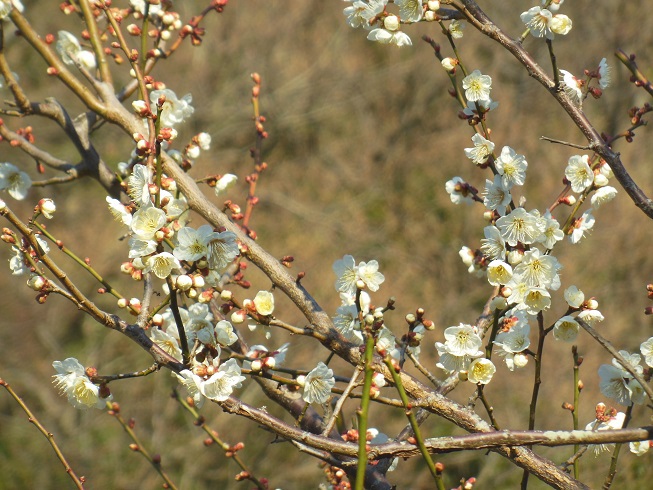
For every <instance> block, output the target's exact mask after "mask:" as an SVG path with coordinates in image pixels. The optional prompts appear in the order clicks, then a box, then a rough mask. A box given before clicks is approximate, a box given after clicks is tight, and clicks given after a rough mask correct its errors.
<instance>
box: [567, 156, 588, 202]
mask: <svg viewBox="0 0 653 490" xmlns="http://www.w3.org/2000/svg"><path fill="white" fill-rule="evenodd" d="M565 177H567V180H569V182H570V184H571V190H572V191H574V192H579V193H580V192H583V191H584V190H585V189H587V188H588V187H589V186H591V185H592V182H594V172H593V171H592V168H591V167H590V165H589V157H588V156H587V155H574V156H572V157H570V158H569V161H568V162H567V168H566V169H565Z"/></svg>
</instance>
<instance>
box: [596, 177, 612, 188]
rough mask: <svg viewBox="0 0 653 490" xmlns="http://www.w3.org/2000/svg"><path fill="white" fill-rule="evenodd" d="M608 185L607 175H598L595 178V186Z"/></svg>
mask: <svg viewBox="0 0 653 490" xmlns="http://www.w3.org/2000/svg"><path fill="white" fill-rule="evenodd" d="M608 183H609V180H608V178H607V177H606V176H605V175H603V174H596V175H595V176H594V185H595V186H596V187H603V186H606V185H608Z"/></svg>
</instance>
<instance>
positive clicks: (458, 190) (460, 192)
mask: <svg viewBox="0 0 653 490" xmlns="http://www.w3.org/2000/svg"><path fill="white" fill-rule="evenodd" d="M444 188H445V190H446V191H447V194H449V198H450V199H451V202H452V203H454V204H461V203H463V202H464V203H466V204H472V203H473V202H474V197H473V196H474V194H473V193H472V192H471V186H470V185H469V184H467V182H465V181H464V180H463V179H462V178H460V177H454V178H453V179H451V180H448V181H447V183H446V184H445V185H444Z"/></svg>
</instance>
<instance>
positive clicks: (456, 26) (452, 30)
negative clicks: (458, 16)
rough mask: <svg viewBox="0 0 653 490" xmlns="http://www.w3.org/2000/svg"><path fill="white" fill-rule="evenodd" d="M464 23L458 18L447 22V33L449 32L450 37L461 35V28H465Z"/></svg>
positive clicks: (459, 36) (455, 37) (458, 37)
mask: <svg viewBox="0 0 653 490" xmlns="http://www.w3.org/2000/svg"><path fill="white" fill-rule="evenodd" d="M465 25H466V24H465V23H464V22H461V21H459V20H452V21H451V23H449V28H448V30H449V34H451V37H452V38H454V39H460V38H461V37H463V30H464V29H465Z"/></svg>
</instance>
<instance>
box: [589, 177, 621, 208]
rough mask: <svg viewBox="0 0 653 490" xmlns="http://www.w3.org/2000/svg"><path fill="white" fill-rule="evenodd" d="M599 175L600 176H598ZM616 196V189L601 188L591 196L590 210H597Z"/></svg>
mask: <svg viewBox="0 0 653 490" xmlns="http://www.w3.org/2000/svg"><path fill="white" fill-rule="evenodd" d="M599 175H601V174H599ZM616 195H617V189H615V188H614V187H612V186H609V185H606V186H605V187H601V188H600V189H598V190H597V191H596V192H595V193H594V194H593V195H592V200H591V203H592V208H594V209H598V208H599V207H600V206H602V205H603V204H605V203H606V202H610V201H612V200H613V199H614V198H615V196H616Z"/></svg>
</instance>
